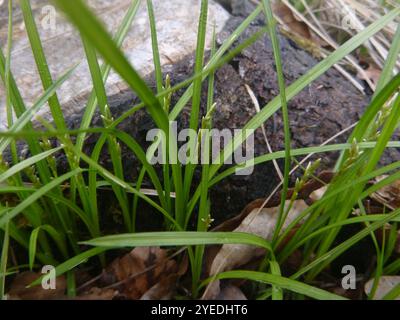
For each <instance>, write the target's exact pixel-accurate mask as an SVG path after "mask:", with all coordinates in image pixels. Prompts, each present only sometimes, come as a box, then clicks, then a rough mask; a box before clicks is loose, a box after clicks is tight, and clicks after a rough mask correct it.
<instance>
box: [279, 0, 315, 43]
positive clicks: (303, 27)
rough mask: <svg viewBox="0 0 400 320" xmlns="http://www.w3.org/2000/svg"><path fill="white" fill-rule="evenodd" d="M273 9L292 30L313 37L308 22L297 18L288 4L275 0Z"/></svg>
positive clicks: (304, 36)
mask: <svg viewBox="0 0 400 320" xmlns="http://www.w3.org/2000/svg"><path fill="white" fill-rule="evenodd" d="M272 9H273V11H274V13H275V15H276V16H278V17H279V18H280V20H281V21H282V23H283V24H284V25H285V26H286V27H287V28H288V29H289V30H290V31H291V32H293V33H295V34H297V35H299V36H301V37H303V38H306V39H311V33H310V29H309V28H308V26H307V24H305V23H304V22H302V21H301V20H299V19H297V18H296V16H295V15H294V14H293V12H292V10H290V8H289V7H288V6H286V5H285V4H284V3H282V2H280V1H275V2H274V4H273V8H272Z"/></svg>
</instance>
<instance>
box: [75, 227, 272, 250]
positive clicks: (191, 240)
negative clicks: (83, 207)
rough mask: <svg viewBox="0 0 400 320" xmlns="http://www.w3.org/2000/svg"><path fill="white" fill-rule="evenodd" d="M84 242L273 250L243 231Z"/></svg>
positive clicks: (141, 235) (144, 235)
mask: <svg viewBox="0 0 400 320" xmlns="http://www.w3.org/2000/svg"><path fill="white" fill-rule="evenodd" d="M82 244H86V245H90V246H96V247H103V248H105V247H108V248H126V247H143V246H163V247H164V246H188V245H189V246H190V245H206V244H247V245H253V246H257V247H261V248H264V249H267V250H268V251H270V250H271V246H270V244H269V242H268V241H266V240H264V239H263V238H260V237H258V236H256V235H254V234H250V233H243V232H146V233H133V234H119V235H112V236H105V237H101V238H98V239H92V240H89V241H84V242H82Z"/></svg>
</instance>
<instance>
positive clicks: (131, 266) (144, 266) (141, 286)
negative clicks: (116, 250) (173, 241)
mask: <svg viewBox="0 0 400 320" xmlns="http://www.w3.org/2000/svg"><path fill="white" fill-rule="evenodd" d="M177 271H178V267H177V264H176V262H175V261H174V260H169V259H168V257H167V252H166V250H162V249H160V248H158V247H138V248H135V249H134V250H132V251H131V252H130V253H129V254H127V255H125V256H123V257H122V258H118V259H116V260H115V261H114V262H113V263H112V264H111V265H110V267H109V268H108V270H107V273H108V277H110V275H111V278H113V279H114V281H115V282H117V283H119V285H118V289H119V290H118V291H119V292H120V294H121V295H122V296H124V297H126V298H128V299H139V298H140V297H142V295H143V294H145V293H146V292H147V291H148V290H149V289H150V288H151V287H153V286H154V285H155V284H157V283H158V282H159V281H161V280H162V279H163V278H164V277H168V276H169V275H171V274H176V272H177Z"/></svg>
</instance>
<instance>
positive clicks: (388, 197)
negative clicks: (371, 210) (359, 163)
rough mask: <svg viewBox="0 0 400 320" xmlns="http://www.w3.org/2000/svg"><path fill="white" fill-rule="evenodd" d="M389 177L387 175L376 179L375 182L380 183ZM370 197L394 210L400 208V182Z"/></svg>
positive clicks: (385, 187)
mask: <svg viewBox="0 0 400 320" xmlns="http://www.w3.org/2000/svg"><path fill="white" fill-rule="evenodd" d="M387 177H388V176H385V175H383V176H379V177H376V179H375V181H374V182H375V183H378V182H379V181H382V180H383V179H385V178H387ZM370 197H371V198H372V199H374V200H375V201H377V202H379V203H380V204H382V205H384V206H386V207H388V208H390V209H392V210H396V209H398V208H400V180H396V181H394V182H393V183H391V184H389V185H386V186H384V187H383V188H381V189H379V190H378V191H376V192H374V193H372V194H371V196H370Z"/></svg>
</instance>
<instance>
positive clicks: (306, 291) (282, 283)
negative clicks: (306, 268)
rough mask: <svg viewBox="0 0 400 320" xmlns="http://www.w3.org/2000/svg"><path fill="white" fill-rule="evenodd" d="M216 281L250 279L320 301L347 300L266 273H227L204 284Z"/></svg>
mask: <svg viewBox="0 0 400 320" xmlns="http://www.w3.org/2000/svg"><path fill="white" fill-rule="evenodd" d="M215 279H220V280H222V279H248V280H252V281H257V282H263V283H268V284H271V285H273V286H276V287H280V288H282V289H286V290H289V291H293V292H296V293H300V294H303V295H305V296H307V297H310V298H313V299H318V300H347V299H346V298H343V297H341V296H339V295H336V294H333V293H330V292H328V291H325V290H322V289H319V288H316V287H312V286H310V285H308V284H304V283H302V282H299V281H295V280H292V279H289V278H284V277H281V276H278V275H273V274H269V273H264V272H257V271H245V270H239V271H227V272H223V273H220V274H218V275H217V276H216V277H212V278H210V279H208V280H207V281H206V282H204V284H207V283H209V282H211V281H213V280H215Z"/></svg>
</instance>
